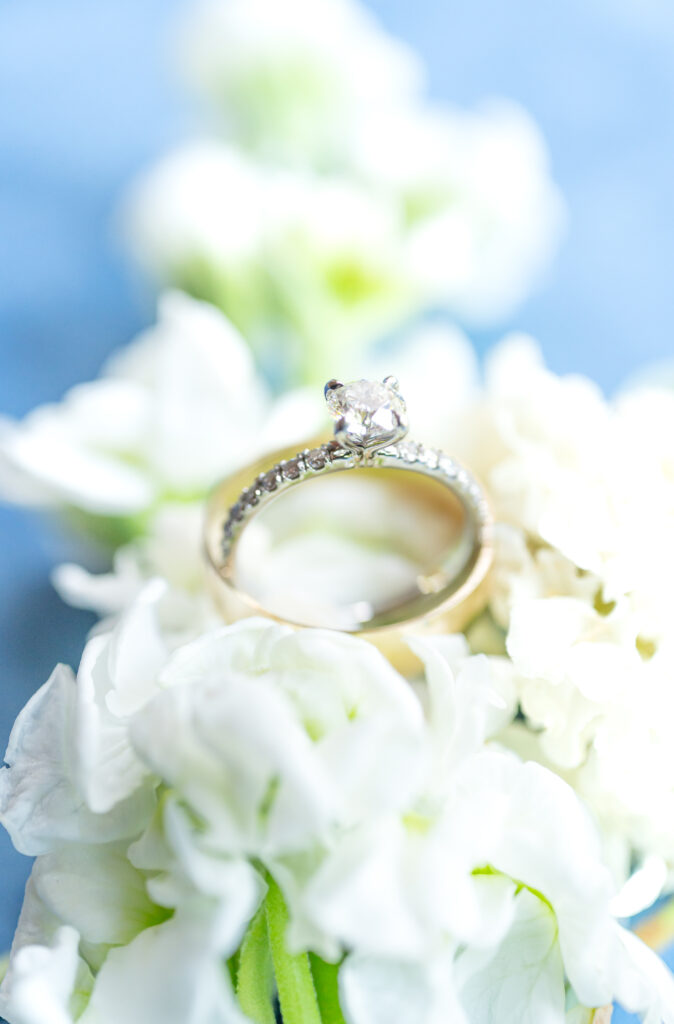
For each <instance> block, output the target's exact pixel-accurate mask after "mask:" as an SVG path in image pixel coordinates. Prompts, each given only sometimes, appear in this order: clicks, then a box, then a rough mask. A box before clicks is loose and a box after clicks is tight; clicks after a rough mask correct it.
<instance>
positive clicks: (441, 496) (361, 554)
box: [206, 377, 492, 664]
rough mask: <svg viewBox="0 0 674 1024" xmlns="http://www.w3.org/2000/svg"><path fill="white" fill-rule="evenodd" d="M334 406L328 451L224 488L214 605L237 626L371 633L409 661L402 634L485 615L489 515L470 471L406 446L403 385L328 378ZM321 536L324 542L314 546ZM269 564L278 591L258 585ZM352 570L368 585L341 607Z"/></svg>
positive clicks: (217, 523)
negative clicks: (251, 620) (276, 545)
mask: <svg viewBox="0 0 674 1024" xmlns="http://www.w3.org/2000/svg"><path fill="white" fill-rule="evenodd" d="M325 398H326V402H327V406H328V409H329V412H330V414H331V415H332V416H333V418H334V420H335V424H334V436H333V438H332V440H326V441H324V442H323V443H319V444H315V445H314V446H313V447H307V448H305V449H304V450H303V451H301V452H299V453H296V452H295V451H294V450H291V451H283V452H279V453H276V457H268V458H267V459H266V460H262V461H260V462H257V463H255V464H254V465H253V466H249V467H247V468H246V469H243V470H240V471H239V472H237V473H236V474H234V475H233V476H231V477H229V478H227V479H226V480H224V481H222V483H221V484H220V485H219V486H218V487H217V488H216V490H215V492H214V494H213V497H212V500H211V502H210V506H209V511H208V518H207V530H206V550H207V555H208V558H209V561H210V563H211V565H212V567H213V569H214V571H215V579H216V581H217V599H218V603H219V605H220V607H221V609H222V611H223V614H224V616H225V618H226V619H227V620H228V621H234V620H236V619H239V618H241V617H243V616H246V615H255V614H257V615H265V616H267V617H271V618H274V619H277V620H279V621H283V622H289V623H290V624H292V625H294V626H297V627H308V626H323V627H328V628H335V629H341V630H344V631H346V632H350V633H356V634H359V635H363V636H365V637H366V638H367V639H368V640H371V641H373V642H374V643H376V644H377V646H379V647H380V648H381V649H382V650H383V651H384V652H385V653H386V654H387V655H388V656H389V657H391V658H392V660H393V661H394V662H396V663H398V664H400V663H401V661H402V662H404V663H405V664H407V663H409V662H410V658H411V656H410V655H409V652H408V648H407V647H406V645H405V644H404V637H405V635H408V634H412V633H424V632H452V631H456V630H459V629H461V628H463V627H464V626H465V625H466V624H467V623H468V622H469V621H470V619H471V618H472V617H473V616H474V615H475V614H477V612H478V611H479V610H480V609H481V607H482V606H483V605H484V594H483V589H484V588H483V587H482V586H481V585H482V584H483V583H484V582H485V579H486V576H487V572H488V569H489V566H490V564H491V559H492V520H491V514H490V510H489V506H488V503H487V500H486V497H485V494H484V491H483V490H482V488H481V486H480V484H479V483H478V482H477V480H476V479H475V477H474V476H473V475H472V474H471V473H470V472H469V471H468V470H467V469H466V468H464V467H463V466H461V465H460V464H459V463H457V462H456V461H455V460H454V459H453V458H452V457H451V456H450V455H446V454H445V453H444V452H442V451H440V450H438V449H436V448H427V447H425V446H424V445H422V444H419V443H417V442H415V441H411V440H409V439H408V437H407V432H408V418H407V408H406V405H405V401H404V399H403V397H402V395H401V394H400V390H399V386H398V381H397V380H396V379H395V378H394V377H386V378H385V379H384V380H383V381H373V380H359V381H354V382H352V383H347V384H342V383H340V382H339V381H337V380H331V381H329V382H328V384H326V386H325ZM336 477H338V479H339V482H340V484H339V487H338V486H337V484H338V481H337V479H336ZM319 480H321V481H323V484H322V485H321V487H319V485H318V481H319ZM309 483H312V486H311V487H309V486H308V485H309ZM347 484H348V486H346V485H347ZM284 495H286V496H287V497H286V501H287V502H288V507H287V509H286V514H285V517H283V516H281V517H279V516H277V527H276V532H277V533H278V534H279V535H280V536H281V538H282V539H284V542H285V544H286V556H285V558H284V559H283V560H282V561H280V560H279V557H278V556H277V557H276V561H275V562H274V557H275V556H274V554H273V550H274V549H273V546H272V535H273V533H274V531H273V530H272V528H271V527H270V525H269V524H268V523H267V521H266V520H265V515H266V511H265V510H266V509H267V508H268V507H269V509H270V510H271V507H272V506H274V507H277V508H278V509H279V510H281V507H282V505H283V502H282V501H281V498H282V496H284ZM279 524H280V525H279ZM312 531H318V533H320V543H318V542H317V543H316V544H315V545H313V546H312V545H311V543H310V541H309V540H308V538H309V535H310V534H311V532H312ZM347 536H348V537H350V540H349V544H350V545H351V546H350V547H349V548H346V547H345V546H344V545H345V544H346V541H345V539H344V538H345V537H347ZM326 538H327V539H326ZM277 540H278V538H277ZM247 542H248V543H247ZM246 545H247V546H248V552H247V563H246V558H245V557H244V555H245V552H246ZM289 545H290V547H289ZM303 545H304V547H302V546H303ZM340 545H341V546H340ZM353 552H355V555H354V554H353ZM291 554H292V556H293V557H292V558H291ZM354 558H355V559H356V560H357V561H355V562H354ZM293 559H294V560H293ZM302 559H303V562H302ZM272 563H273V564H274V565H275V578H274V581H273V584H272V583H269V581H266V582H265V581H264V578H263V572H264V569H265V567H266V568H267V569H269V567H270V566H271V565H272ZM303 563H304V564H303ZM349 564H351V565H354V564H355V565H357V566H364V567H366V570H367V571H366V572H365V573H363V574H360V573H359V572H357V571H355V572H352V573H351V575H352V577H354V578H356V579H361V576H363V578H365V579H366V581H367V582H368V584H369V582H370V581H371V584H372V585H371V586H370V585H368V587H367V589H368V590H369V592H368V593H356V594H348V593H347V595H346V596H344V591H345V590H346V591H347V592H348V583H349V581H348V579H347V580H344V578H343V577H344V575H345V572H346V569H347V568H348V565H349ZM281 566H282V568H281ZM403 570H404V571H403ZM309 577H311V579H313V581H314V582H315V587H314V592H313V593H311V594H307V583H306V580H307V579H308V578H309ZM335 580H337V583H336V582H335ZM293 581H295V584H296V592H294V591H293ZM352 585H353V580H352ZM328 591H330V597H329V599H328V597H327V596H326V594H327V592H328ZM335 594H336V595H337V597H335ZM338 598H339V600H338ZM405 652H407V653H405Z"/></svg>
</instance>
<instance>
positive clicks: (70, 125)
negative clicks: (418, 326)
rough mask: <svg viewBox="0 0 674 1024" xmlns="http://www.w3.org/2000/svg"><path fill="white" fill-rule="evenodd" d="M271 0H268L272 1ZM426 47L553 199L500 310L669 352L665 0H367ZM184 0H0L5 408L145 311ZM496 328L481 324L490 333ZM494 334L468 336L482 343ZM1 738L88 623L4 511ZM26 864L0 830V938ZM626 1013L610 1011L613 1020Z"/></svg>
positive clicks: (617, 355) (560, 360)
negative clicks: (531, 160)
mask: <svg viewBox="0 0 674 1024" xmlns="http://www.w3.org/2000/svg"><path fill="white" fill-rule="evenodd" d="M279 2H282V0H279ZM370 5H371V6H372V7H373V8H374V9H375V10H376V11H377V12H378V14H379V15H380V16H381V18H382V20H383V21H384V23H385V24H386V25H387V26H388V27H389V28H390V29H391V30H392V31H394V32H396V33H398V34H399V35H401V36H403V37H404V38H406V39H407V40H408V41H409V42H410V43H412V44H413V45H414V46H416V47H417V48H418V50H419V51H420V52H421V53H422V54H423V56H424V57H425V58H426V60H427V62H428V64H429V66H430V71H431V83H432V90H433V93H434V94H435V95H436V96H437V97H438V98H446V99H450V100H453V101H457V102H459V103H466V104H470V103H472V102H474V101H477V100H479V99H481V98H483V97H485V96H490V95H500V94H503V95H507V96H511V97H513V98H515V99H517V100H519V101H521V102H522V103H523V104H524V105H525V106H526V107H527V108H528V109H529V110H530V111H531V112H532V113H533V115H534V116H535V117H536V119H537V120H538V122H539V123H540V125H541V127H542V129H543V132H544V134H545V135H546V137H547V139H548V143H549V146H550V150H551V154H552V162H553V166H554V170H555V174H556V177H557V180H558V181H559V183H560V185H561V187H562V190H563V192H564V194H565V196H566V199H567V203H568V208H569V229H568V233H567V238H566V241H565V244H564V246H563V248H562V251H561V253H560V255H559V258H558V260H557V262H556V264H555V266H554V267H553V270H552V272H551V273H550V275H549V277H548V279H547V281H545V282H544V283H543V285H542V287H541V288H540V289H539V291H538V292H537V294H536V295H535V296H533V297H532V298H531V300H530V301H529V302H528V303H527V305H526V306H525V307H524V308H523V309H521V310H520V311H519V313H518V315H517V316H516V317H514V318H513V321H512V323H511V324H504V325H503V326H504V327H508V326H518V327H523V328H525V329H527V330H530V331H532V332H533V333H534V334H536V335H537V336H538V337H539V338H540V340H541V342H542V344H543V348H544V350H545V352H546V354H547V357H548V360H549V362H550V364H551V365H552V367H553V368H554V369H556V370H560V371H565V370H579V371H583V372H586V373H589V374H591V375H592V376H593V377H595V378H596V379H597V380H598V381H599V382H600V383H601V384H602V385H603V386H604V387H605V388H607V389H609V390H610V389H612V388H614V387H615V386H616V385H617V384H618V382H619V381H621V380H622V379H624V378H625V376H627V375H629V374H630V373H632V372H633V371H634V370H635V368H637V367H639V366H640V365H641V364H643V363H644V362H645V361H651V360H660V359H663V358H666V357H670V356H671V355H672V353H673V352H674V345H673V344H672V341H671V339H670V329H671V328H670V324H671V320H672V315H671V313H672V309H671V307H672V302H673V296H674V287H673V284H674V282H673V278H674V216H673V214H674V188H673V182H674V113H673V111H674V7H672V5H671V2H670V0H567V2H566V3H564V4H558V5H550V4H540V3H539V2H538V0H510V2H509V3H507V4H504V3H502V2H501V0H472V2H471V3H469V4H467V3H459V2H458V0H443V2H442V3H438V2H437V0H415V3H414V4H410V3H409V0H370ZM181 6H182V3H181V0H97V3H95V4H92V3H91V2H90V0H22V2H21V3H17V2H13V0H0V96H2V103H1V104H0V412H2V413H5V414H12V415H20V414H22V413H24V412H26V411H27V410H28V409H30V408H31V407H32V406H34V405H35V404H36V403H38V402H44V401H45V400H48V399H54V398H57V397H59V396H60V395H61V394H62V392H63V391H64V390H65V389H66V388H67V387H68V386H69V385H70V384H72V383H74V382H76V381H79V380H82V379H86V378H88V377H91V376H92V375H93V374H94V373H95V372H96V370H97V368H98V366H99V365H100V362H101V360H102V358H103V356H104V355H105V354H106V353H107V352H108V351H109V350H110V349H111V348H113V347H114V346H115V345H118V344H120V343H122V342H124V341H126V340H128V339H129V338H130V337H131V335H132V334H133V333H134V332H135V331H136V330H137V329H138V328H139V327H141V326H143V325H144V324H145V323H147V322H149V321H150V319H151V316H152V310H151V306H150V303H149V300H148V296H147V295H145V294H143V293H142V292H141V291H140V289H139V286H138V285H137V283H136V282H135V281H134V279H133V277H132V275H131V274H130V272H129V270H128V268H127V267H126V265H125V261H124V258H123V254H122V253H121V252H120V251H119V249H118V247H117V244H116V242H115V238H114V232H113V231H112V230H111V215H112V212H113V210H114V206H115V201H116V198H117V196H118V195H119V193H120V190H121V189H122V188H123V186H124V185H125V183H126V182H127V181H128V180H129V179H130V178H131V177H132V176H133V174H134V173H135V172H136V171H137V170H139V169H140V168H141V167H142V166H143V165H145V164H146V163H147V162H148V161H149V160H151V159H152V157H154V156H155V155H157V154H159V153H160V152H162V150H164V149H165V147H166V146H167V145H169V144H170V143H171V142H174V141H176V140H177V139H179V138H181V137H183V136H184V135H185V134H187V133H188V131H189V122H190V118H189V111H188V110H187V109H186V108H185V105H184V101H183V100H182V99H181V97H180V94H179V92H178V90H177V89H176V87H175V84H174V83H173V82H172V81H171V77H170V74H169V71H168V62H167V61H166V59H165V51H164V48H163V45H162V44H163V37H164V34H165V30H166V27H167V25H168V23H169V22H170V20H171V18H172V17H173V15H174V13H175V12H176V11H177V10H178V9H179V8H180V7H181ZM492 336H493V335H492ZM490 340H491V337H490V336H482V337H479V338H477V339H476V341H477V343H478V345H479V347H480V348H484V347H485V346H486V345H487V344H488V343H489V341H490ZM0 535H1V536H2V543H1V548H0V559H1V560H0V595H1V598H0V600H1V601H2V607H1V609H0V663H1V666H2V675H1V677H0V743H4V741H5V739H6V737H7V735H8V734H9V729H10V727H11V723H12V721H13V719H14V717H15V715H16V713H17V711H18V710H19V708H20V706H21V705H22V704H23V703H24V702H25V700H26V698H27V697H28V695H29V694H30V693H31V692H33V690H35V689H36V687H37V686H38V685H39V684H40V683H42V682H43V681H44V680H45V679H46V678H47V675H48V673H49V671H50V669H51V667H52V665H53V664H54V662H56V661H57V660H63V661H67V662H70V663H73V664H76V663H77V660H78V657H79V652H80V650H81V646H82V642H83V639H84V636H85V632H86V630H87V628H88V626H89V624H90V622H89V619H88V617H87V616H86V615H84V614H82V613H77V612H74V611H72V610H70V609H67V608H65V607H64V606H63V605H61V604H60V602H59V601H58V599H57V598H56V597H55V595H54V594H53V592H52V591H51V589H50V586H49V582H48V574H49V569H50V567H51V566H52V564H53V562H54V560H55V558H56V552H55V551H54V550H53V549H52V548H50V543H49V539H48V536H47V534H46V533H45V530H44V529H43V528H42V526H41V524H39V523H36V522H35V521H34V520H32V519H30V518H29V517H27V516H26V515H24V514H23V513H21V512H19V511H16V510H12V509H5V508H1V509H0ZM27 870H28V864H27V863H26V862H25V861H24V859H23V858H19V857H18V856H17V855H16V854H14V853H13V851H12V850H11V848H10V844H9V842H8V841H7V839H6V837H5V836H4V834H2V835H0V877H1V878H2V883H1V885H0V949H2V948H5V947H6V946H7V945H8V943H9V941H10V938H11V934H12V931H13V928H14V925H15V921H16V916H17V913H18V908H19V903H20V897H21V890H22V886H23V882H24V879H25V876H26V873H27ZM627 1019H628V1018H627V1017H625V1016H619V1017H618V1018H617V1020H618V1021H626V1020H627Z"/></svg>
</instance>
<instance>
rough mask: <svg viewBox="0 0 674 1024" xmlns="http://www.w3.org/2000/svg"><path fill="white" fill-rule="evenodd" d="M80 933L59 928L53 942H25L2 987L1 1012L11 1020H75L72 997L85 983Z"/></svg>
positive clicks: (48, 1023) (41, 1023) (59, 1023)
mask: <svg viewBox="0 0 674 1024" xmlns="http://www.w3.org/2000/svg"><path fill="white" fill-rule="evenodd" d="M78 942H79V936H78V934H77V932H76V931H75V930H74V929H73V928H67V927H64V928H60V929H59V930H58V932H57V933H56V935H55V937H54V943H53V945H52V946H30V945H28V946H24V947H23V948H22V949H21V950H19V951H18V953H17V954H16V956H15V957H13V958H12V962H11V965H10V969H9V971H8V973H7V976H6V977H5V980H4V981H3V983H2V987H1V988H0V1013H2V1014H3V1016H6V1017H7V1019H8V1020H10V1021H11V1022H12V1024H73V1022H74V1017H73V1015H72V1013H71V1009H70V1004H71V999H72V998H73V996H74V994H75V988H76V983H77V982H78V981H80V982H81V983H85V979H84V978H83V975H82V973H81V962H80V959H79V956H78V952H77V948H78Z"/></svg>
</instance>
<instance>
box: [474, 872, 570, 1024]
mask: <svg viewBox="0 0 674 1024" xmlns="http://www.w3.org/2000/svg"><path fill="white" fill-rule="evenodd" d="M456 974H457V983H459V984H460V998H461V1002H462V1004H463V1006H464V1007H465V1009H466V1013H467V1015H468V1018H469V1020H470V1022H471V1024H503V1022H504V1021H513V1022H514V1021H517V1024H543V1022H544V1024H564V1007H565V991H564V965H563V963H562V956H561V952H560V949H559V943H558V939H557V922H556V920H555V916H554V913H553V912H552V911H551V909H550V908H549V907H548V906H547V905H546V904H545V903H543V901H542V900H540V899H538V898H537V897H536V896H534V895H533V894H532V893H530V892H527V891H526V890H522V892H520V894H519V895H518V896H517V899H516V916H515V921H514V922H513V925H512V927H511V929H510V931H509V932H508V934H507V935H506V937H505V938H504V940H503V942H502V943H501V945H500V946H499V947H498V949H497V950H496V952H487V953H481V952H480V951H476V950H471V949H468V950H466V951H465V952H464V953H463V954H461V955H460V956H459V959H458V963H457V968H456Z"/></svg>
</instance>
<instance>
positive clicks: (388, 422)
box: [325, 378, 407, 450]
mask: <svg viewBox="0 0 674 1024" xmlns="http://www.w3.org/2000/svg"><path fill="white" fill-rule="evenodd" d="M333 385H334V386H333ZM325 397H326V402H327V404H328V409H329V410H330V412H331V413H332V415H333V416H334V417H335V420H336V421H337V423H336V427H335V432H336V436H337V437H338V439H339V440H340V441H341V442H342V444H344V445H346V446H347V447H349V448H357V449H360V450H367V449H376V448H383V447H385V446H386V445H387V444H391V443H392V442H393V441H396V440H399V439H400V438H402V437H404V435H405V434H406V433H407V409H406V407H405V402H404V400H403V398H402V397H401V396H400V395H399V394H398V391H397V389H396V382H395V380H393V379H389V378H387V380H386V381H385V382H380V381H375V380H356V381H353V382H352V383H350V384H339V385H338V384H336V382H332V381H331V382H330V384H329V385H328V387H327V391H326V396H325Z"/></svg>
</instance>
